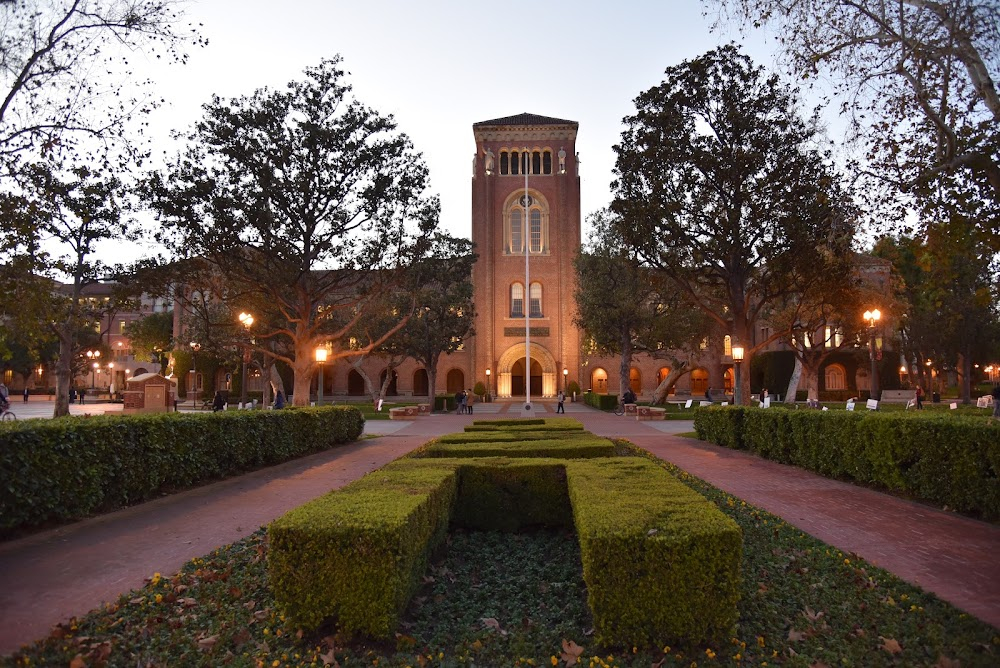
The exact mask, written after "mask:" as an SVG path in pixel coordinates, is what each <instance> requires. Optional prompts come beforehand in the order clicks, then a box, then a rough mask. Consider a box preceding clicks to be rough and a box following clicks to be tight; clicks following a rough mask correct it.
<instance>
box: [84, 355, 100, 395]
mask: <svg viewBox="0 0 1000 668" xmlns="http://www.w3.org/2000/svg"><path fill="white" fill-rule="evenodd" d="M86 355H87V359H89V360H93V364H91V368H92V369H93V370H92V371H91V372H90V389H92V390H93V389H94V388H95V385H96V376H97V367H99V366H101V363H100V362H99V361H98V360H100V358H101V351H100V350H88V351H87V352H86ZM84 382H87V381H84Z"/></svg>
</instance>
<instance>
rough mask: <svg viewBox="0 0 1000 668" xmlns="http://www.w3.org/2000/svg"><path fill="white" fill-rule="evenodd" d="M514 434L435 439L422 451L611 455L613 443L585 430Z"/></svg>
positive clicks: (433, 453)
mask: <svg viewBox="0 0 1000 668" xmlns="http://www.w3.org/2000/svg"><path fill="white" fill-rule="evenodd" d="M516 438H517V436H514V435H512V434H510V433H509V432H508V433H507V440H503V441H496V442H486V443H435V444H432V445H430V446H429V447H427V448H426V449H425V450H424V451H423V454H424V456H427V457H554V458H557V459H588V458H591V457H613V456H614V454H615V445H614V443H612V442H611V441H609V440H608V439H606V438H601V437H599V436H594V435H593V434H587V436H586V437H575V436H572V437H570V438H567V439H561V438H552V437H551V435H550V437H549V438H548V439H535V440H524V441H521V440H514V439H516Z"/></svg>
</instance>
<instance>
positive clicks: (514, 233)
mask: <svg viewBox="0 0 1000 668" xmlns="http://www.w3.org/2000/svg"><path fill="white" fill-rule="evenodd" d="M509 252H510V253H514V254H516V253H523V252H524V236H523V227H522V225H521V212H520V210H518V209H513V210H511V212H510V249H509Z"/></svg>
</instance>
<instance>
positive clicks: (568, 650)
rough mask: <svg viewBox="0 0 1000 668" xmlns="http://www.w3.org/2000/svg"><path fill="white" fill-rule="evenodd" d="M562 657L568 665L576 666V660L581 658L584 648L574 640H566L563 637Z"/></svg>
mask: <svg viewBox="0 0 1000 668" xmlns="http://www.w3.org/2000/svg"><path fill="white" fill-rule="evenodd" d="M562 649H563V651H562V654H561V655H560V658H562V660H563V662H564V663H565V664H566V665H567V666H575V665H576V662H577V661H579V660H580V655H581V654H583V648H582V647H580V646H579V645H577V644H576V643H575V642H573V641H572V640H566V639H565V638H563V641H562Z"/></svg>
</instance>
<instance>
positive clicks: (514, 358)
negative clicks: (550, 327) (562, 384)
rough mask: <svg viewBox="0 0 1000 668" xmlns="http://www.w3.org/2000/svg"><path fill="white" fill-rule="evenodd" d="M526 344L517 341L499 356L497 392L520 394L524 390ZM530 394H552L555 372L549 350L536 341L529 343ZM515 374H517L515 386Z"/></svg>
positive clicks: (501, 394) (548, 395)
mask: <svg viewBox="0 0 1000 668" xmlns="http://www.w3.org/2000/svg"><path fill="white" fill-rule="evenodd" d="M526 357H527V355H525V344H523V343H518V344H517V345H513V346H511V347H510V348H508V349H507V351H506V352H505V353H504V354H503V355H501V356H500V360H499V364H497V396H498V397H519V396H520V397H523V396H524V390H525V373H524V371H525V369H524V367H525V358H526ZM529 375H530V378H531V385H530V386H529V387H530V389H531V396H533V397H554V396H555V395H556V381H557V376H558V372H557V370H556V360H555V358H554V357H552V353H550V352H549V351H548V349H546V348H545V347H544V346H541V345H539V344H537V343H534V342H533V343H532V344H531V373H530V374H529ZM515 376H516V377H517V378H519V381H518V385H517V387H516V389H515V385H514V382H515V381H514V379H515Z"/></svg>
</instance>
